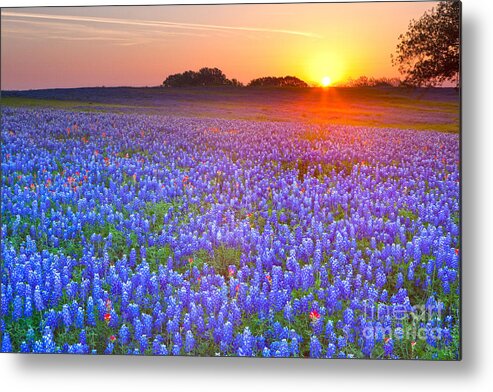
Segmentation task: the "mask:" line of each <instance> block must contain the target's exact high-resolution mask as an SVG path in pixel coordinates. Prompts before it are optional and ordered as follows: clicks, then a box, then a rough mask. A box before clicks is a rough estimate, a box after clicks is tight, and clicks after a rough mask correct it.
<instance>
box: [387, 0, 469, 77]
mask: <svg viewBox="0 0 493 392" xmlns="http://www.w3.org/2000/svg"><path fill="white" fill-rule="evenodd" d="M460 7H461V5H460V2H458V1H441V2H440V3H439V4H438V5H437V7H436V8H432V9H431V11H428V12H425V13H424V15H423V16H422V17H421V18H420V19H418V20H414V19H413V20H411V22H410V23H409V27H408V30H407V32H406V33H404V34H401V35H400V36H399V43H398V45H397V49H396V54H395V55H393V56H392V63H393V65H394V66H398V67H399V72H400V73H401V74H403V75H404V76H405V80H404V83H405V84H408V85H411V86H436V85H440V84H442V83H443V82H447V81H448V82H452V83H455V84H456V85H458V84H459V65H460V53H459V49H460Z"/></svg>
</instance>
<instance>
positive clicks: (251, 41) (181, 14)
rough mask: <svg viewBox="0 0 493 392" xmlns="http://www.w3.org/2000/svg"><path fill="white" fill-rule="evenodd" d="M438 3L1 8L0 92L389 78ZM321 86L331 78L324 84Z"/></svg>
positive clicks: (315, 82)
mask: <svg viewBox="0 0 493 392" xmlns="http://www.w3.org/2000/svg"><path fill="white" fill-rule="evenodd" d="M435 5H436V2H402V3H399V2H388V3H346V4H343V3H326V4H255V5H193V6H192V5H187V6H128V7H126V6H114V7H50V8H4V9H2V11H1V44H2V46H1V67H2V68H1V87H2V90H15V89H40V88H51V87H81V86H156V85H159V84H161V83H162V81H163V80H164V79H165V78H166V76H167V75H169V74H172V73H177V72H183V71H185V70H189V69H191V70H198V69H199V68H201V67H204V66H207V67H218V68H220V69H221V70H222V71H223V72H224V73H225V74H226V76H227V77H228V78H236V79H238V80H240V81H241V82H244V83H247V82H248V81H249V80H251V79H253V78H257V77H261V76H284V75H294V76H297V77H299V78H301V79H303V80H305V81H306V82H308V83H311V84H318V83H321V81H322V79H323V78H324V77H328V78H329V79H330V81H331V83H337V82H343V81H344V80H346V79H347V78H349V77H352V78H357V77H358V76H361V75H366V76H374V77H382V76H386V77H395V76H399V73H398V71H397V69H396V68H395V67H392V64H391V61H390V54H391V53H393V52H394V51H395V47H396V45H397V39H398V36H399V34H401V33H404V32H405V31H406V30H407V26H408V24H409V21H410V20H411V19H413V18H414V19H417V18H419V17H420V16H421V15H422V14H423V13H424V12H425V11H427V10H430V9H431V8H432V7H434V6H435ZM325 80H327V79H325Z"/></svg>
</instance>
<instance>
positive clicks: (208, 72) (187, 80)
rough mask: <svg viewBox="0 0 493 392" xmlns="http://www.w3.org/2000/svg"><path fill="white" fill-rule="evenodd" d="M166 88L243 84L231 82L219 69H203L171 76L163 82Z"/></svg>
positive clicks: (236, 81) (236, 85)
mask: <svg viewBox="0 0 493 392" xmlns="http://www.w3.org/2000/svg"><path fill="white" fill-rule="evenodd" d="M163 86H164V87H198V86H234V87H241V86H242V84H241V83H240V82H239V81H238V80H236V79H233V80H229V79H228V78H227V77H226V75H225V74H224V73H223V71H221V70H220V69H219V68H206V67H204V68H201V69H199V71H198V72H195V71H185V72H183V73H178V74H173V75H169V76H168V77H167V78H166V80H165V81H164V82H163Z"/></svg>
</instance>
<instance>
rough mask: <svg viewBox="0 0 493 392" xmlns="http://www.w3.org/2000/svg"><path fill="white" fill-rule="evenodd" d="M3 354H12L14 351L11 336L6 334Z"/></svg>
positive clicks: (3, 341)
mask: <svg viewBox="0 0 493 392" xmlns="http://www.w3.org/2000/svg"><path fill="white" fill-rule="evenodd" d="M1 351H2V352H3V353H11V352H12V351H13V348H12V342H11V340H10V335H9V334H8V333H7V332H5V333H4V334H3V337H2V350H1Z"/></svg>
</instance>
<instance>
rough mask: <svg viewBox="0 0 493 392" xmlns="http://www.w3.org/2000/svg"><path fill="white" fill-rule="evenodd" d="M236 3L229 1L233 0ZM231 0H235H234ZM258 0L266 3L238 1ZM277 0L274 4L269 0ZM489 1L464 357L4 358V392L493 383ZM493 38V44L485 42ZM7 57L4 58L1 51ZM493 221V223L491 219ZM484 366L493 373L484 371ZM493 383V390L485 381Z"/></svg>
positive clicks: (469, 119) (477, 9)
mask: <svg viewBox="0 0 493 392" xmlns="http://www.w3.org/2000/svg"><path fill="white" fill-rule="evenodd" d="M210 2H212V3H228V1H224V0H223V1H221V0H214V1H190V0H175V1H172V0H171V1H170V0H168V1H166V0H141V1H139V0H127V1H125V0H120V1H109V0H106V1H105V0H99V1H97V0H92V1H88V0H79V1H77V0H66V1H62V0H39V1H34V0H16V1H14V0H0V6H1V7H11V6H16V7H19V6H46V5H57V6H62V5H93V4H94V5H96V4H99V5H110V4H114V5H124V4H141V5H142V4H173V3H175V4H176V3H181V4H197V3H210ZM230 2H232V1H229V3H230ZM233 2H234V1H233ZM239 2H243V3H247V2H250V3H258V2H261V1H248V0H243V1H239ZM271 2H273V1H271ZM492 4H493V2H490V1H485V0H464V1H463V127H462V135H463V136H462V141H463V145H462V148H463V160H462V164H463V185H462V187H463V204H462V206H463V211H462V214H463V215H462V216H463V253H462V254H463V270H462V276H463V360H462V361H461V362H458V363H447V362H405V361H403V362H389V361H383V362H375V361H363V360H358V361H341V360H339V361H337V360H289V359H281V360H276V359H268V360H266V359H240V358H234V359H225V358H171V357H170V358H149V357H147V358H141V357H139V358H137V357H121V356H120V357H103V356H99V357H82V356H53V355H38V356H34V355H30V356H25V355H21V354H0V389H2V390H4V391H24V390H27V391H45V390H47V391H48V390H49V391H57V390H65V391H85V392H87V391H93V390H94V391H96V390H106V391H115V392H119V391H135V392H149V391H168V390H179V391H181V390H197V391H204V390H205V391H207V390H214V391H223V390H224V391H229V392H242V391H254V390H270V391H307V390H315V388H316V390H318V391H322V390H323V391H326V390H349V391H353V390H364V391H365V392H371V391H384V390H396V391H399V392H401V391H413V392H416V391H428V390H433V391H441V390H446V391H465V390H468V391H486V390H491V389H490V388H491V385H493V376H492V375H493V371H492V370H491V368H492V365H491V363H492V362H493V344H492V341H493V320H492V313H493V306H492V303H490V302H489V301H492V300H493V293H492V287H493V271H492V270H493V268H492V266H493V257H492V255H493V238H492V236H493V230H491V225H493V217H492V208H491V202H490V197H492V194H493V193H492V183H491V178H492V177H493V176H492V175H491V171H492V170H493V165H492V157H493V150H492V147H493V146H492V139H493V127H492V126H489V123H488V120H489V117H488V116H489V115H490V114H492V113H491V112H492V107H493V105H492V100H493V98H492V96H491V92H492V91H493V86H492V80H493V77H492V76H491V74H489V71H490V70H493V63H492V50H491V48H492V44H491V42H492V41H493V20H491V18H492V16H493V13H492V12H491V11H492V9H493V5H492ZM488 44H489V45H488ZM2 55H8V53H7V54H6V53H3V52H2ZM490 222H491V223H490ZM488 369H490V370H489V371H488ZM487 385H490V387H487Z"/></svg>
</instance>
